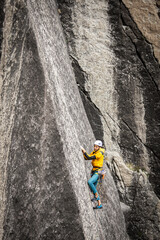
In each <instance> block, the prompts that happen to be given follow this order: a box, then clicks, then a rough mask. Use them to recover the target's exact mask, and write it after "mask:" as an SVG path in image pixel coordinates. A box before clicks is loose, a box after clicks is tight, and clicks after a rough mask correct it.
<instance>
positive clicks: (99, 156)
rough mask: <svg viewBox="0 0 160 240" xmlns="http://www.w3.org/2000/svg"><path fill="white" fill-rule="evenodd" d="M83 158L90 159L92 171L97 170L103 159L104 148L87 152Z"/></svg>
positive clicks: (100, 166) (101, 165)
mask: <svg viewBox="0 0 160 240" xmlns="http://www.w3.org/2000/svg"><path fill="white" fill-rule="evenodd" d="M84 158H85V159H87V160H92V166H93V169H92V171H95V170H98V169H100V168H102V167H103V159H104V148H100V149H99V150H98V151H96V152H95V151H93V152H91V153H90V154H89V155H88V154H87V153H85V154H84Z"/></svg>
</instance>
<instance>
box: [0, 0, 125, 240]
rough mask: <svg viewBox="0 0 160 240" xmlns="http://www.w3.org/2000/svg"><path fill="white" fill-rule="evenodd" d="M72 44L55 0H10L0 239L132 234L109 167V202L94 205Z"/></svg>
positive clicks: (89, 137) (89, 135)
mask: <svg viewBox="0 0 160 240" xmlns="http://www.w3.org/2000/svg"><path fill="white" fill-rule="evenodd" d="M67 50H68V49H67V45H66V41H65V38H64V36H63V30H62V27H61V23H60V19H59V14H58V11H57V5H56V2H55V1H53V0H52V1H50V0H47V1H35V0H27V1H25V0H24V1H23V0H22V1H19V0H16V1H12V0H7V1H6V7H5V20H4V26H3V45H2V56H1V69H2V76H1V79H0V80H1V82H0V91H1V102H0V105H1V125H0V126H1V129H0V134H1V135H0V136H1V141H0V143H1V148H0V158H1V159H0V199H1V205H0V239H3V240H11V239H13V240H22V239H23V240H25V239H26V240H29V239H30V240H35V239H37V240H44V239H45V240H51V239H87V240H89V239H92V240H99V239H102V240H103V239H108V240H120V239H123V240H125V239H126V240H127V239H128V236H127V234H126V228H125V220H124V216H123V213H122V210H121V206H120V201H119V196H118V192H117V189H116V187H115V184H114V181H113V178H112V176H111V175H110V173H109V171H108V169H107V171H108V174H107V178H106V179H105V181H104V183H103V191H102V188H101V190H100V191H102V193H103V194H102V202H103V203H104V205H103V206H104V207H103V210H102V211H98V212H95V211H93V208H92V207H93V206H92V203H91V201H90V198H91V194H90V191H89V188H88V185H87V179H88V178H89V172H90V168H91V166H90V162H86V163H85V162H84V159H83V157H82V153H81V150H80V145H83V146H84V147H85V148H87V151H88V152H89V151H91V150H92V147H93V146H92V144H93V142H94V140H95V138H94V134H93V131H92V128H91V126H90V123H89V121H88V118H87V115H86V113H85V110H84V107H83V103H82V100H81V97H80V94H79V91H78V87H77V84H76V80H75V77H74V73H73V70H72V66H71V62H70V59H69V54H68V51H67ZM94 107H95V106H93V108H94ZM95 116H96V114H95ZM98 117H99V116H98ZM99 119H100V118H99ZM97 121H99V122H100V120H97ZM95 219H96V221H95Z"/></svg>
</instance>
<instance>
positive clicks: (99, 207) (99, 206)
mask: <svg viewBox="0 0 160 240" xmlns="http://www.w3.org/2000/svg"><path fill="white" fill-rule="evenodd" d="M101 208H103V207H102V204H101V205H97V206H96V207H93V209H101Z"/></svg>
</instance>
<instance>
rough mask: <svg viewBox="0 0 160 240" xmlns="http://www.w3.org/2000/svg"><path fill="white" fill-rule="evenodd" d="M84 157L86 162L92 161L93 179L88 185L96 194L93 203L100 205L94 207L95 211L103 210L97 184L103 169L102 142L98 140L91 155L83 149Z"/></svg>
mask: <svg viewBox="0 0 160 240" xmlns="http://www.w3.org/2000/svg"><path fill="white" fill-rule="evenodd" d="M81 149H82V152H83V156H84V158H85V159H86V160H92V166H93V168H92V171H91V178H90V179H89V181H88V185H89V187H90V189H91V191H92V192H93V194H94V198H93V199H91V201H98V205H97V206H96V207H93V208H94V209H101V208H102V204H101V200H100V197H99V194H98V192H97V189H96V187H97V183H98V179H99V174H98V172H99V171H101V170H102V167H103V159H104V148H102V141H100V140H96V141H95V143H94V150H93V152H91V153H90V154H89V155H88V154H87V152H86V150H85V149H84V148H83V147H81Z"/></svg>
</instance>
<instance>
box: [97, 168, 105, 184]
mask: <svg viewBox="0 0 160 240" xmlns="http://www.w3.org/2000/svg"><path fill="white" fill-rule="evenodd" d="M98 175H99V183H102V180H103V179H104V177H105V175H106V171H105V170H99V171H98Z"/></svg>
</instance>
